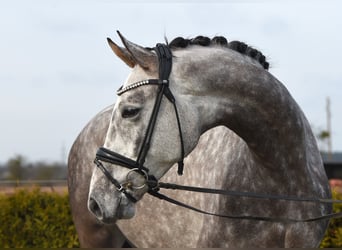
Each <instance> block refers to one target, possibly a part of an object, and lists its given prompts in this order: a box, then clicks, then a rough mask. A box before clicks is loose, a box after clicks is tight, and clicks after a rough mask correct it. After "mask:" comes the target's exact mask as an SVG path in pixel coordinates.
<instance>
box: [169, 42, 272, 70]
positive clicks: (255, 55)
mask: <svg viewBox="0 0 342 250" xmlns="http://www.w3.org/2000/svg"><path fill="white" fill-rule="evenodd" d="M192 45H200V46H206V47H209V46H222V47H226V48H228V49H231V50H234V51H237V52H239V53H240V54H243V55H246V56H248V57H250V58H252V59H254V60H256V61H257V62H258V63H259V64H260V65H261V66H262V67H263V68H264V69H266V70H268V69H269V66H270V64H269V62H268V61H267V60H266V57H265V56H264V54H263V53H262V52H260V51H259V50H257V49H255V48H253V47H252V46H249V45H247V44H246V43H244V42H241V41H231V42H228V40H227V39H226V38H225V37H223V36H215V37H213V38H212V39H210V38H209V37H205V36H197V37H195V38H192V39H188V38H183V37H176V38H175V39H173V40H172V41H171V42H170V43H168V46H169V47H170V48H171V49H184V48H187V47H189V46H192Z"/></svg>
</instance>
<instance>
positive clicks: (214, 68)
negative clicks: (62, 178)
mask: <svg viewBox="0 0 342 250" xmlns="http://www.w3.org/2000/svg"><path fill="white" fill-rule="evenodd" d="M119 35H120V37H121V40H122V41H123V44H124V46H125V47H124V48H123V47H119V46H118V45H116V44H115V43H114V42H112V41H111V40H110V39H108V41H109V44H110V46H111V48H112V49H113V51H114V52H115V54H116V55H117V56H118V57H119V58H121V59H122V60H123V61H124V62H125V63H126V64H127V65H128V66H129V67H131V68H132V72H131V73H130V75H129V76H128V78H127V80H126V82H125V83H124V85H123V87H122V88H120V89H119V91H118V94H119V97H118V99H117V101H116V103H115V105H114V106H110V107H108V108H106V109H104V110H103V111H102V112H100V113H99V114H97V115H96V116H95V117H94V118H93V119H92V120H91V121H90V122H89V124H88V125H87V126H86V127H85V128H84V129H83V131H82V132H81V134H80V135H79V136H78V138H77V139H76V141H75V143H74V145H73V147H72V149H71V151H70V154H69V162H68V167H69V182H68V183H69V192H70V201H71V207H72V213H73V219H74V222H75V225H76V228H77V232H78V235H79V238H80V242H81V244H82V246H84V247H121V246H133V245H134V246H138V247H317V246H318V245H319V243H320V240H321V239H322V237H323V235H324V232H325V229H326V227H327V224H328V220H320V221H311V222H300V220H302V219H305V218H314V217H319V216H322V215H325V214H328V213H330V212H331V205H329V204H324V203H315V202H309V201H308V202H303V201H301V202H298V201H294V200H285V199H271V198H269V197H270V196H267V195H275V196H286V197H317V198H330V196H331V195H330V190H329V186H328V181H327V177H326V174H325V172H324V168H323V164H322V160H321V157H320V153H319V151H318V148H317V145H316V142H315V138H314V135H313V133H312V131H311V129H310V125H309V123H308V121H307V119H306V118H305V116H304V114H303V112H302V111H301V109H300V108H299V106H298V105H297V103H296V102H295V101H294V99H293V98H292V97H291V95H290V94H289V92H288V91H287V89H286V88H285V87H284V86H283V85H282V84H281V83H280V82H279V81H278V80H277V79H276V78H275V77H274V76H273V75H272V74H270V73H269V72H268V70H267V69H268V63H267V61H266V60H265V57H264V56H263V55H262V54H261V53H260V52H259V51H257V50H255V49H253V48H251V47H249V46H247V45H246V44H244V43H241V42H237V41H233V42H230V43H228V42H227V40H226V39H225V38H224V37H215V38H213V39H211V40H210V39H209V38H206V37H197V38H195V39H183V38H177V39H174V40H173V41H172V42H171V43H170V44H168V45H160V44H158V45H157V46H156V47H155V48H153V49H151V48H144V47H141V46H139V45H136V44H134V43H132V42H130V41H128V40H127V39H125V38H124V37H123V36H121V34H120V33H119ZM171 53H172V55H171ZM165 58H166V59H165ZM170 71H171V72H170ZM95 156H96V158H95ZM184 157H185V159H184V170H183V165H182V161H183V158H184ZM94 158H95V163H94ZM177 162H179V168H178V174H177V171H176V169H173V168H176V165H175V163H177ZM172 166H175V167H172ZM182 172H184V174H183V175H180V174H182ZM158 181H163V182H164V183H165V182H168V183H177V184H180V185H187V186H195V187H210V188H214V189H218V190H227V191H229V190H230V191H238V192H247V193H258V194H264V195H266V197H268V198H266V199H259V198H258V197H253V196H251V197H250V196H242V197H240V196H229V195H218V194H208V193H201V192H189V191H182V190H164V189H162V190H160V191H159V186H158ZM150 194H152V195H150ZM158 194H162V195H161V196H159V197H158ZM160 197H162V198H163V197H171V198H170V200H172V201H174V200H176V201H177V202H179V203H180V204H187V205H189V206H190V207H191V208H195V210H196V209H198V210H201V211H202V212H203V211H206V212H208V213H212V214H215V215H214V216H213V215H207V214H204V213H198V212H196V211H193V210H191V209H187V208H184V207H182V206H176V205H175V204H170V203H168V202H167V201H165V199H164V200H161V199H158V198H160ZM177 202H174V203H177ZM187 205H185V206H187ZM217 215H227V216H226V217H219V216H217ZM253 218H254V219H253ZM255 218H256V219H255ZM258 218H259V219H258ZM263 218H264V219H263ZM265 218H266V219H265ZM267 218H271V219H267ZM272 218H273V219H272ZM297 220H298V221H297Z"/></svg>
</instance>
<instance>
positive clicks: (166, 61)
mask: <svg viewBox="0 0 342 250" xmlns="http://www.w3.org/2000/svg"><path fill="white" fill-rule="evenodd" d="M154 50H155V52H156V53H157V56H158V60H159V79H149V80H144V81H140V82H137V83H133V84H130V85H128V86H126V87H121V88H120V89H119V90H118V91H117V94H118V95H119V96H120V95H122V94H123V93H125V92H127V91H129V90H132V89H135V88H138V87H141V86H144V85H157V86H158V92H157V97H156V100H155V104H154V107H153V110H152V114H151V117H150V121H149V124H148V127H147V130H146V132H145V137H144V140H143V143H142V146H141V148H140V151H139V154H138V157H137V159H136V160H132V159H130V158H127V157H125V156H123V155H121V154H119V153H116V152H113V151H111V150H109V149H107V148H104V147H100V148H99V149H98V151H97V153H96V157H95V160H94V163H95V164H96V166H97V167H98V168H99V169H100V170H101V171H102V172H103V173H104V175H105V176H106V177H107V178H108V179H109V180H110V182H111V183H112V184H113V185H114V186H115V187H116V189H117V190H118V191H119V192H122V193H123V194H124V195H126V197H127V198H128V199H129V200H130V201H132V202H134V203H135V202H137V199H136V198H135V197H134V196H133V195H132V194H131V193H130V191H129V190H130V189H132V187H129V185H127V184H128V182H127V183H120V182H119V181H118V180H116V179H115V178H114V177H113V176H112V175H111V173H110V172H109V171H108V170H107V169H106V168H105V167H104V166H103V164H102V161H103V162H107V163H110V164H116V165H120V166H122V167H125V168H128V169H130V171H129V172H128V174H127V176H128V175H129V174H130V173H131V172H132V171H134V172H137V173H139V174H141V175H142V176H143V177H144V179H145V183H144V184H143V185H141V186H138V187H133V189H140V188H143V187H145V185H147V187H148V193H149V194H150V195H152V196H154V197H157V198H159V199H161V200H164V201H167V202H169V203H172V204H174V205H178V206H180V207H184V208H187V209H190V210H193V211H196V212H198V213H201V214H205V215H212V216H217V217H223V218H229V219H244V220H257V221H269V222H283V223H289V222H312V221H318V220H324V219H330V218H338V217H342V212H340V213H330V214H326V215H321V216H318V217H312V218H305V219H294V218H277V217H265V216H251V215H225V214H216V213H210V212H207V211H204V210H201V209H198V208H195V207H193V206H190V205H187V204H185V203H182V202H180V201H177V200H175V199H173V198H170V197H168V196H166V195H164V194H161V193H160V192H159V190H160V189H162V188H164V189H172V190H183V191H190V192H200V193H209V194H219V195H225V196H235V197H248V198H255V199H267V200H287V201H296V202H314V203H318V204H321V203H330V204H331V203H342V201H341V200H332V199H321V198H315V197H294V196H282V195H269V194H257V193H252V192H238V191H229V190H221V189H210V188H201V187H193V186H183V185H177V184H173V183H163V182H159V181H158V180H157V178H156V177H155V176H153V175H150V174H149V169H148V168H146V167H145V166H144V163H145V158H146V155H147V153H148V151H149V149H150V143H151V139H152V135H153V131H154V127H155V124H156V121H157V117H158V113H159V109H160V104H161V101H162V98H163V96H165V97H166V98H167V99H168V100H169V101H170V102H171V103H172V104H173V107H174V110H175V114H176V119H177V125H178V130H179V137H180V144H181V160H180V161H179V162H178V171H177V172H178V174H179V175H182V174H183V168H184V163H183V160H184V157H185V153H184V142H183V135H182V129H181V124H180V119H179V115H178V110H177V106H176V100H175V98H174V96H173V94H172V92H171V90H170V89H169V80H168V79H169V76H170V73H171V68H172V53H171V51H170V49H169V47H168V46H166V45H164V44H157V45H156V47H155V48H154Z"/></svg>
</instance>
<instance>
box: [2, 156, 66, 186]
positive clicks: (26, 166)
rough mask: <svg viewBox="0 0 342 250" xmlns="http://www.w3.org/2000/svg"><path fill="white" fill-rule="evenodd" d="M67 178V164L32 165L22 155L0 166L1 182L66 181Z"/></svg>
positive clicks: (44, 163)
mask: <svg viewBox="0 0 342 250" xmlns="http://www.w3.org/2000/svg"><path fill="white" fill-rule="evenodd" d="M66 178H67V167H66V164H63V163H60V162H53V163H47V162H44V161H39V162H35V163H30V162H28V161H27V160H26V159H25V157H23V156H22V155H16V156H14V157H12V158H10V159H9V160H8V161H7V163H5V164H3V165H0V180H13V181H17V180H66Z"/></svg>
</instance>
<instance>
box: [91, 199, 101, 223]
mask: <svg viewBox="0 0 342 250" xmlns="http://www.w3.org/2000/svg"><path fill="white" fill-rule="evenodd" d="M88 208H89V210H90V212H92V213H93V214H94V215H95V216H96V217H97V218H98V219H100V220H101V219H102V218H103V212H102V210H101V208H100V206H99V204H98V203H97V202H96V200H95V199H93V198H90V199H89V205H88Z"/></svg>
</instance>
